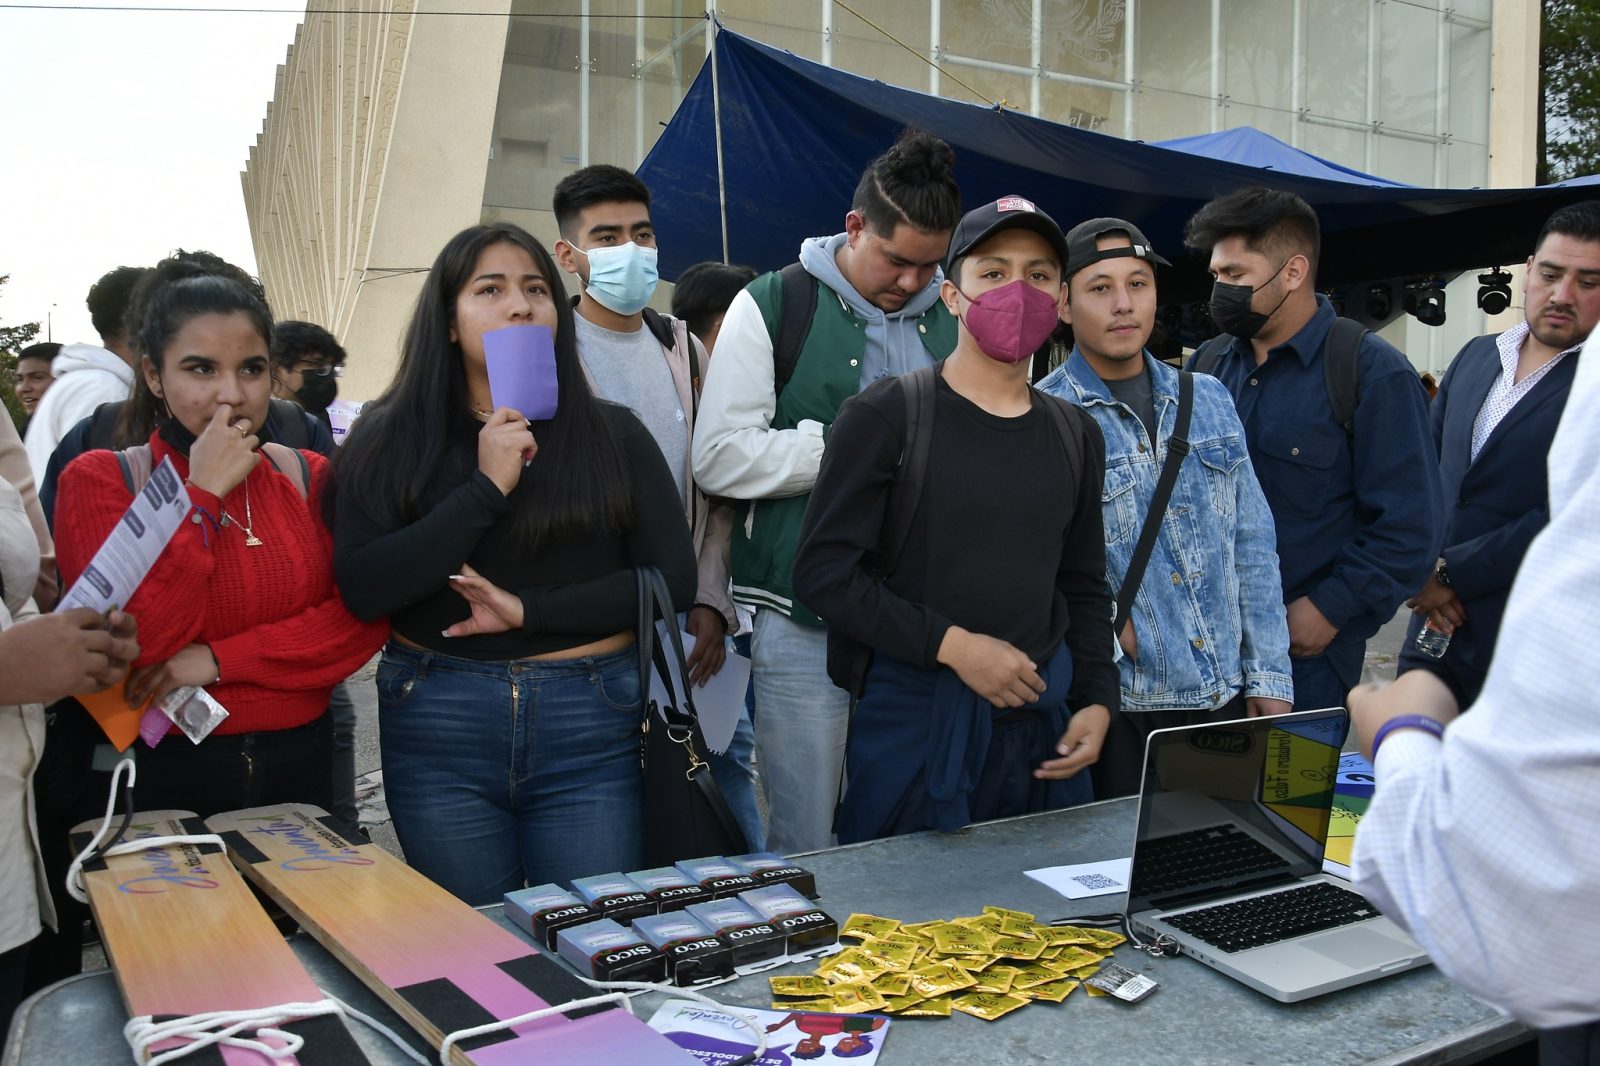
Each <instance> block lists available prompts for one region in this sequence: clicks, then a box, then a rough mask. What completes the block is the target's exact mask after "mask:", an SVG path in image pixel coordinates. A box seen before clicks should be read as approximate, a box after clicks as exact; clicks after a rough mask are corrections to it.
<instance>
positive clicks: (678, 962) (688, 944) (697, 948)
mask: <svg viewBox="0 0 1600 1066" xmlns="http://www.w3.org/2000/svg"><path fill="white" fill-rule="evenodd" d="M633 931H634V932H635V933H637V934H639V936H641V937H642V938H644V941H645V943H647V944H650V945H651V946H652V947H655V948H657V949H659V950H660V951H661V954H663V955H665V956H666V958H667V980H669V981H671V982H672V983H673V984H675V985H698V984H703V983H705V982H707V981H718V980H721V979H723V978H725V977H732V976H733V949H732V948H730V947H729V946H728V942H727V941H725V940H723V939H722V938H721V937H719V936H718V935H717V934H715V933H713V932H712V931H711V930H709V929H707V928H706V927H705V926H704V925H703V924H701V922H700V921H699V920H697V919H696V918H694V917H692V916H691V915H688V914H685V913H683V912H681V911H680V912H676V913H672V914H646V915H643V916H641V917H638V918H635V919H634V920H633Z"/></svg>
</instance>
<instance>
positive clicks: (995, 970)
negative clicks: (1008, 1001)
mask: <svg viewBox="0 0 1600 1066" xmlns="http://www.w3.org/2000/svg"><path fill="white" fill-rule="evenodd" d="M1021 972H1022V971H1020V970H1018V969H1017V968H1016V967H1015V966H990V967H988V968H986V969H985V970H983V972H981V973H975V974H973V975H972V976H974V977H976V978H977V979H978V983H977V984H975V985H973V986H972V991H974V992H1009V991H1011V986H1012V984H1013V983H1014V982H1015V981H1016V979H1017V974H1019V973H1021ZM1050 976H1052V977H1054V976H1055V974H1051V975H1050Z"/></svg>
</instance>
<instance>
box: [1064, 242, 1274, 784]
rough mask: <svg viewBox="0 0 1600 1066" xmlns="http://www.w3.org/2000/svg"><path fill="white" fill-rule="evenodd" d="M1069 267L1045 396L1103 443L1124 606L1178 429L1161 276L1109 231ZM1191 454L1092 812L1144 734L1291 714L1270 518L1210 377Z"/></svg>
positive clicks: (1129, 780)
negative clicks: (1155, 342) (1160, 328)
mask: <svg viewBox="0 0 1600 1066" xmlns="http://www.w3.org/2000/svg"><path fill="white" fill-rule="evenodd" d="M1067 252H1068V262H1067V268H1066V271H1065V273H1066V275H1067V285H1066V286H1065V287H1064V288H1063V290H1062V307H1061V319H1062V321H1064V322H1066V323H1067V324H1068V325H1070V326H1071V327H1072V329H1073V339H1074V341H1075V343H1074V346H1073V349H1072V353H1071V355H1070V356H1069V357H1068V358H1067V361H1066V362H1065V363H1063V364H1062V365H1061V366H1059V367H1057V368H1056V369H1055V370H1054V371H1052V372H1051V373H1050V374H1049V375H1048V376H1047V377H1046V378H1045V379H1044V380H1042V381H1040V382H1039V388H1040V389H1042V390H1043V391H1045V392H1048V393H1051V394H1053V395H1056V396H1060V397H1062V398H1063V399H1066V400H1070V401H1072V402H1073V403H1076V404H1078V405H1079V406H1081V407H1083V408H1084V409H1085V410H1086V411H1088V412H1089V414H1090V415H1092V416H1093V417H1094V420H1095V421H1096V422H1097V423H1098V424H1099V426H1100V430H1101V432H1102V433H1104V434H1105V438H1106V477H1105V488H1104V491H1103V493H1102V496H1101V501H1102V502H1101V508H1102V511H1103V515H1104V521H1105V536H1106V580H1107V583H1108V584H1109V585H1110V587H1111V590H1112V593H1113V595H1120V592H1121V588H1122V584H1123V581H1124V579H1125V578H1126V577H1127V575H1128V568H1129V565H1130V563H1131V562H1132V557H1133V549H1134V545H1135V544H1136V543H1137V542H1138V540H1139V532H1140V530H1141V529H1143V527H1144V521H1145V515H1146V514H1147V513H1148V512H1149V510H1150V504H1151V501H1152V497H1154V495H1155V490H1156V482H1157V480H1159V478H1160V476H1161V468H1162V465H1163V464H1164V463H1165V462H1166V459H1167V442H1168V441H1169V440H1170V439H1171V437H1172V434H1173V430H1174V428H1175V426H1176V423H1177V417H1178V371H1176V370H1174V369H1173V368H1172V367H1169V366H1167V365H1166V364H1165V363H1162V362H1161V361H1159V360H1157V359H1156V358H1154V357H1153V356H1151V355H1150V353H1149V352H1146V351H1145V350H1144V346H1145V342H1146V341H1148V340H1149V338H1150V331H1151V329H1152V328H1153V327H1154V325H1155V316H1156V277H1155V267H1156V264H1160V265H1162V266H1166V265H1167V261H1166V260H1165V259H1163V258H1161V257H1160V256H1159V255H1157V254H1156V253H1155V252H1154V251H1153V250H1152V249H1151V248H1150V245H1149V242H1147V241H1146V240H1145V237H1144V234H1142V233H1141V232H1139V229H1138V228H1137V227H1136V226H1134V225H1133V224H1131V223H1129V222H1124V221H1123V220H1121V219H1115V218H1097V219H1092V220H1090V221H1088V222H1084V223H1082V224H1080V225H1078V226H1076V227H1074V228H1073V230H1072V232H1071V233H1069V234H1068V235H1067ZM1152 442H1153V443H1152ZM1189 442H1190V445H1191V447H1192V452H1191V454H1190V455H1189V456H1188V457H1186V458H1185V459H1184V460H1183V463H1182V465H1181V466H1180V467H1179V468H1178V480H1177V483H1176V485H1174V487H1173V490H1172V498H1171V500H1170V501H1169V502H1168V504H1167V508H1166V514H1165V515H1164V516H1163V518H1162V522H1161V531H1160V535H1159V536H1158V537H1157V538H1156V542H1155V549H1154V551H1153V552H1152V553H1151V555H1150V563H1149V566H1148V567H1147V568H1146V570H1145V573H1144V579H1143V580H1142V581H1141V582H1140V585H1139V590H1138V594H1137V595H1136V596H1135V598H1134V602H1133V612H1132V615H1131V617H1130V618H1129V620H1128V623H1127V625H1125V626H1124V627H1123V629H1122V632H1121V633H1120V634H1118V638H1117V639H1118V643H1119V644H1120V645H1121V650H1122V652H1123V655H1122V658H1121V660H1120V664H1119V665H1120V669H1121V674H1122V711H1121V713H1119V714H1117V715H1115V716H1113V718H1112V723H1111V730H1110V732H1109V733H1108V734H1107V735H1106V741H1105V745H1104V747H1103V748H1102V749H1101V754H1100V761H1099V763H1097V764H1096V765H1095V766H1094V767H1092V768H1091V772H1092V773H1093V774H1094V784H1095V796H1096V797H1097V798H1100V799H1105V798H1108V797H1112V796H1122V795H1128V794H1130V793H1134V792H1137V791H1138V790H1139V782H1140V776H1141V774H1142V772H1143V767H1144V747H1145V744H1144V741H1145V737H1146V736H1148V735H1149V733H1150V731H1151V730H1154V729H1165V728H1168V727H1171V726H1177V725H1191V724H1195V723H1198V722H1208V721H1223V720H1226V719H1230V718H1242V717H1244V716H1246V715H1250V716H1252V717H1253V716H1255V715H1263V714H1282V713H1283V712H1285V711H1288V710H1289V709H1290V706H1291V704H1292V703H1293V701H1294V681H1293V676H1292V674H1291V671H1290V665H1289V629H1288V624H1287V622H1286V620H1285V616H1284V608H1283V588H1282V584H1281V583H1280V580H1279V576H1278V555H1277V551H1276V544H1275V540H1274V534H1273V526H1272V513H1271V512H1270V511H1269V510H1268V509H1267V501H1266V497H1264V496H1263V495H1262V493H1261V486H1260V485H1259V484H1258V483H1257V482H1256V476H1255V472H1254V471H1253V470H1252V468H1251V466H1250V456H1249V452H1248V451H1247V450H1246V447H1245V440H1244V427H1243V426H1241V425H1240V423H1239V416H1238V413H1237V412H1236V411H1235V409H1234V406H1233V398H1232V397H1231V396H1229V394H1228V390H1227V388H1226V387H1225V386H1223V385H1222V384H1221V382H1219V381H1217V380H1215V379H1213V378H1210V377H1207V376H1205V375H1197V376H1196V377H1195V381H1194V407H1193V411H1192V413H1191V415H1190V421H1189Z"/></svg>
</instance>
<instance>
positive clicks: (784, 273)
mask: <svg viewBox="0 0 1600 1066" xmlns="http://www.w3.org/2000/svg"><path fill="white" fill-rule="evenodd" d="M778 280H779V283H780V285H781V288H782V293H783V299H782V301H781V302H780V303H779V305H778V332H777V335H776V336H774V337H773V338H772V378H773V382H774V384H775V385H776V392H775V395H778V396H781V395H783V387H784V386H785V385H787V384H789V379H790V378H792V377H794V368H795V367H796V366H797V365H798V364H799V362H800V349H802V348H804V347H805V345H806V338H807V337H809V336H810V335H811V320H812V319H813V318H815V317H816V314H817V279H816V278H814V277H812V276H811V274H810V272H808V271H807V270H806V268H805V267H803V266H801V265H800V264H799V263H790V264H789V265H788V266H786V267H784V268H783V269H782V270H780V271H778Z"/></svg>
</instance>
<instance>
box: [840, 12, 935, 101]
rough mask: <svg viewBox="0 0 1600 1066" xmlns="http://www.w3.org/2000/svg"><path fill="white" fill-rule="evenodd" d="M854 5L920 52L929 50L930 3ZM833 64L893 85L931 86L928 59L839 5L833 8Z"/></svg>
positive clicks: (920, 88)
mask: <svg viewBox="0 0 1600 1066" xmlns="http://www.w3.org/2000/svg"><path fill="white" fill-rule="evenodd" d="M851 6H852V7H857V9H858V10H859V11H860V12H861V13H862V14H863V15H866V16H867V17H868V18H870V19H871V20H872V21H873V22H876V23H877V24H878V25H880V26H882V27H883V28H884V29H885V30H888V31H889V32H890V33H892V34H894V35H895V36H896V37H898V38H899V39H900V40H902V41H904V42H905V43H906V44H908V45H910V46H911V47H912V48H915V49H917V50H918V52H923V53H925V52H926V51H927V48H928V15H929V10H928V5H927V4H926V3H898V4H894V5H893V6H892V7H891V5H890V3H889V2H888V0H876V2H875V3H862V4H860V5H859V6H858V5H855V4H852V5H851ZM833 65H834V66H836V67H838V68H839V69H840V70H848V71H850V72H851V73H853V74H860V75H862V76H863V77H867V78H876V79H878V80H879V81H882V82H886V83H888V84H890V85H899V86H903V87H904V88H907V89H917V90H919V91H922V92H926V91H927V89H928V73H929V70H930V68H929V66H928V63H927V61H926V60H924V59H922V58H921V57H920V56H918V55H913V54H912V53H910V52H908V51H907V50H906V49H904V48H902V47H900V46H899V45H898V44H896V43H895V42H894V41H891V40H890V39H889V38H887V37H885V36H884V35H883V34H881V33H879V32H878V31H877V30H875V29H873V28H872V27H871V26H868V25H867V24H866V23H865V22H863V21H861V20H860V19H858V18H856V16H854V15H852V14H850V12H848V11H846V10H845V9H844V8H842V7H838V6H835V7H834V9H833Z"/></svg>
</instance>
